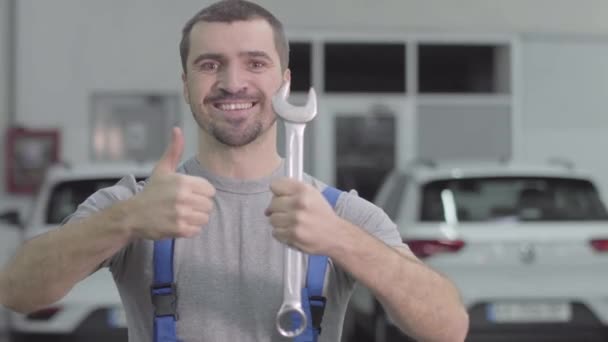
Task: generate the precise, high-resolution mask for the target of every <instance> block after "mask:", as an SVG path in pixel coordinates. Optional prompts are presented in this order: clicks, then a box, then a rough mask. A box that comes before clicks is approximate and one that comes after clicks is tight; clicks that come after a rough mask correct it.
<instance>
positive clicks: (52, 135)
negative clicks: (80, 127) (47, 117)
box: [4, 127, 59, 194]
mask: <svg viewBox="0 0 608 342" xmlns="http://www.w3.org/2000/svg"><path fill="white" fill-rule="evenodd" d="M4 146H5V154H4V155H5V160H6V163H5V165H6V170H5V171H6V190H7V191H8V192H11V193H22V194H31V193H35V192H36V191H37V190H38V188H39V186H40V184H41V183H42V181H43V180H44V176H45V173H46V170H47V168H48V167H49V166H50V165H52V164H54V163H56V162H58V161H59V131H58V130H56V129H28V128H23V127H12V128H9V129H8V130H7V133H6V136H5V144H4Z"/></svg>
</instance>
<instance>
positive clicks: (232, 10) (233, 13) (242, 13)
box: [179, 0, 289, 73]
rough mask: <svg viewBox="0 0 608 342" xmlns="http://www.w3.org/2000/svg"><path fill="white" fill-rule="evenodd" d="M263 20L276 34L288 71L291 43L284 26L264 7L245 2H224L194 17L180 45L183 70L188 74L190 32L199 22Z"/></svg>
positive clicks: (283, 61) (231, 0)
mask: <svg viewBox="0 0 608 342" xmlns="http://www.w3.org/2000/svg"><path fill="white" fill-rule="evenodd" d="M253 19H263V20H266V22H268V24H270V27H272V31H273V33H274V44H275V47H276V49H277V52H278V54H279V60H280V62H281V69H282V70H285V69H287V66H288V65H289V42H288V41H287V37H286V36H285V32H284V30H283V24H281V22H280V21H279V20H278V19H277V18H276V17H275V16H274V15H273V14H272V13H270V12H269V11H268V10H266V9H265V8H264V7H262V6H260V5H257V4H254V3H252V2H249V1H244V0H223V1H219V2H216V3H214V4H212V5H210V6H208V7H205V8H203V9H202V10H200V11H199V12H198V13H196V14H195V15H194V17H192V18H191V19H190V20H188V22H186V25H184V28H183V29H182V40H181V42H180V43H179V53H180V56H181V60H182V68H183V70H184V73H185V72H186V70H187V69H186V62H187V59H188V54H189V53H190V32H191V31H192V27H194V25H195V24H196V23H198V22H201V21H204V22H209V23H213V22H216V23H217V22H219V23H232V22H235V21H247V20H253Z"/></svg>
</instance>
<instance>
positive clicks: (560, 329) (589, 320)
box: [467, 303, 608, 342]
mask: <svg viewBox="0 0 608 342" xmlns="http://www.w3.org/2000/svg"><path fill="white" fill-rule="evenodd" d="M571 306H572V318H571V319H570V320H569V321H568V322H564V323H495V322H492V321H489V320H488V318H487V317H488V315H487V304H486V303H479V304H476V305H474V306H473V307H471V308H470V309H469V317H470V321H471V326H470V329H469V337H468V338H467V341H468V342H478V341H484V342H485V341H488V342H491V341H492V342H493V341H496V342H499V341H535V342H536V341H538V342H542V341H557V342H560V341H564V342H566V341H588V342H594V341H607V340H608V326H606V325H603V324H602V322H601V321H600V320H599V319H598V318H597V317H596V316H595V315H594V314H593V312H591V310H590V309H589V308H588V307H587V306H585V305H584V304H583V303H572V304H571Z"/></svg>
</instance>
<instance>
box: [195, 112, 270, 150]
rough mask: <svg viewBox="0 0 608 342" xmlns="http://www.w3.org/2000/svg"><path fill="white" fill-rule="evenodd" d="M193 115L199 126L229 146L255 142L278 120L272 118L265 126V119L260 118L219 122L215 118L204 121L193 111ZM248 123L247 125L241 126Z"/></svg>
mask: <svg viewBox="0 0 608 342" xmlns="http://www.w3.org/2000/svg"><path fill="white" fill-rule="evenodd" d="M192 116H193V117H194V120H195V121H196V123H197V125H198V127H199V128H200V129H202V130H204V131H205V132H207V134H209V135H211V136H212V137H213V138H214V139H215V140H216V141H218V142H219V143H221V144H223V145H226V146H228V147H243V146H246V145H248V144H250V143H252V142H254V141H255V140H256V139H257V138H258V137H260V136H261V135H262V134H264V132H265V131H267V130H268V129H269V128H270V127H272V125H273V124H274V123H275V121H276V120H277V119H276V117H274V118H272V120H271V122H270V124H269V125H268V127H266V128H265V127H264V123H263V120H262V119H260V118H258V119H256V120H255V121H254V122H252V123H250V124H247V123H246V122H244V121H246V120H233V121H224V122H221V123H218V122H217V121H215V120H210V121H209V122H206V123H205V122H204V121H203V119H202V118H201V117H200V116H199V115H197V113H195V112H194V111H193V113H192ZM242 125H247V126H246V127H244V128H243V127H241V126H242Z"/></svg>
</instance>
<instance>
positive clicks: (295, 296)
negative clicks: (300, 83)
mask: <svg viewBox="0 0 608 342" xmlns="http://www.w3.org/2000/svg"><path fill="white" fill-rule="evenodd" d="M289 88H290V82H289V81H285V82H284V83H283V85H282V86H281V88H280V89H279V91H278V92H277V93H276V94H275V95H274V96H273V97H272V106H273V108H274V111H275V112H276V113H277V114H278V115H279V117H281V118H282V119H283V122H284V123H285V141H286V148H285V160H286V162H287V176H288V177H290V178H294V179H296V180H299V181H301V180H302V179H303V177H302V175H303V165H302V164H303V159H304V157H303V156H304V129H305V128H306V123H307V122H309V121H311V120H312V119H313V118H314V117H315V116H316V115H317V95H316V93H315V90H314V89H313V88H310V91H309V92H308V100H307V101H306V106H304V107H296V106H293V105H291V104H290V103H289V102H287V97H289ZM284 253H285V264H284V266H283V282H284V287H283V304H282V305H281V308H280V309H279V312H278V313H277V330H278V331H279V333H280V334H281V335H283V336H285V337H294V336H298V335H300V334H301V333H302V332H304V329H305V328H306V324H307V319H306V314H305V313H304V310H303V309H302V298H301V297H302V294H301V291H302V278H303V270H302V261H303V256H302V253H301V252H300V251H297V250H295V249H293V248H290V247H288V246H285V252H284Z"/></svg>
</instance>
